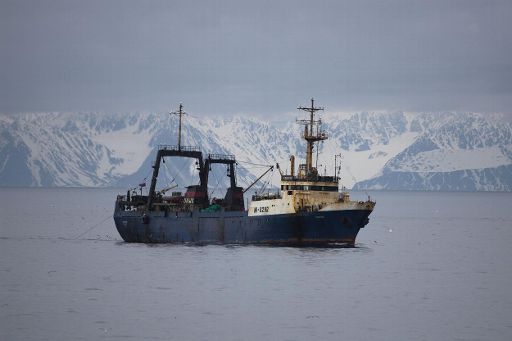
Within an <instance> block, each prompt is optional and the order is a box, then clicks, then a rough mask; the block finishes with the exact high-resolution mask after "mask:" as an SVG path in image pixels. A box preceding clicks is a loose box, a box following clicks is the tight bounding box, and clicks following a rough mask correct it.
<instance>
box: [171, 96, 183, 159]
mask: <svg viewBox="0 0 512 341" xmlns="http://www.w3.org/2000/svg"><path fill="white" fill-rule="evenodd" d="M169 114H171V115H178V116H179V117H180V123H179V127H178V150H181V117H182V116H183V115H186V114H187V113H186V112H184V111H183V104H181V103H180V107H179V110H178V111H173V112H170V113H169Z"/></svg>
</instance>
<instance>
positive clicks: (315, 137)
mask: <svg viewBox="0 0 512 341" xmlns="http://www.w3.org/2000/svg"><path fill="white" fill-rule="evenodd" d="M297 109H299V110H302V111H306V112H309V120H307V119H306V120H297V122H298V123H299V124H302V125H304V133H303V136H302V137H303V138H304V139H305V140H306V142H307V149H306V176H307V175H308V174H311V173H313V172H314V171H315V170H316V168H315V167H313V149H314V146H315V142H318V141H322V140H326V139H327V134H326V133H325V132H323V131H321V130H320V129H319V128H320V126H321V124H322V121H321V120H315V113H316V112H317V111H320V110H322V111H323V110H324V108H322V107H315V100H314V99H313V98H311V107H302V106H301V107H298V108H297ZM314 127H316V132H314V129H313V128H314Z"/></svg>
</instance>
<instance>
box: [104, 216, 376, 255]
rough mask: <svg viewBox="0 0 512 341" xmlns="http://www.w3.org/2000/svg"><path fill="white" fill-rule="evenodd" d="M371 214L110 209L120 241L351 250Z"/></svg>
mask: <svg viewBox="0 0 512 341" xmlns="http://www.w3.org/2000/svg"><path fill="white" fill-rule="evenodd" d="M370 213H371V210H339V211H317V212H301V213H295V214H278V215H263V216H261V215H260V216H248V215H247V212H246V211H225V212H200V211H194V212H179V213H176V212H155V211H152V212H149V214H147V215H146V214H144V215H142V214H141V213H140V212H134V211H133V212H132V211H121V210H119V209H116V211H115V213H114V221H115V224H116V228H117V230H118V232H119V234H120V235H121V237H122V238H123V240H125V241H126V242H137V243H196V244H263V245H293V246H300V245H319V246H324V245H325V246H327V245H330V244H334V245H336V244H343V245H347V246H353V245H354V243H355V239H356V236H357V234H358V232H359V230H360V229H361V228H362V227H364V226H365V225H366V224H367V223H368V216H369V215H370Z"/></svg>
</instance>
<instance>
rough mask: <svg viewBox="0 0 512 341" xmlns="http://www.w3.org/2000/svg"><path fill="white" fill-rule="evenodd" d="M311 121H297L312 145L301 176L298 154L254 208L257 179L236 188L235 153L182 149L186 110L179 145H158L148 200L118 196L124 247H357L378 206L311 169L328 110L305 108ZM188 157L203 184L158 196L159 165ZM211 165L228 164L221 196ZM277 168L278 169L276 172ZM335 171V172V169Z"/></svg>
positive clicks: (116, 215)
mask: <svg viewBox="0 0 512 341" xmlns="http://www.w3.org/2000/svg"><path fill="white" fill-rule="evenodd" d="M297 109H298V110H300V111H304V112H307V113H309V118H307V119H304V120H298V123H300V124H301V125H303V126H304V130H303V131H302V134H301V137H302V138H303V139H304V140H305V141H306V160H305V161H306V162H305V163H304V164H300V165H299V166H298V169H297V171H296V169H295V157H294V156H291V157H290V164H291V165H290V166H291V167H290V174H283V173H281V170H280V173H281V184H280V188H279V189H278V190H277V191H276V192H275V193H266V194H255V195H253V196H252V198H251V199H252V200H251V201H250V203H249V205H248V207H247V208H246V207H245V204H244V193H246V192H247V190H248V189H249V188H250V187H252V185H253V184H254V183H255V182H257V181H258V180H260V179H261V178H262V176H263V175H264V174H265V173H266V172H268V171H270V170H273V168H274V167H273V166H271V167H269V169H268V170H267V171H266V172H265V173H264V174H263V175H262V176H260V177H259V178H258V179H256V181H255V182H254V183H253V184H251V185H250V186H248V187H247V188H245V189H244V188H242V187H240V186H237V183H236V174H235V165H236V159H235V157H234V156H233V155H220V154H207V155H206V157H204V155H203V153H202V151H201V149H200V148H199V147H192V146H182V145H181V123H182V116H183V114H185V113H184V112H183V106H182V105H181V104H180V106H179V110H178V111H177V112H175V113H174V114H177V115H178V116H179V131H178V145H176V146H170V145H160V146H158V151H157V155H156V161H155V163H154V165H153V175H152V178H151V185H150V187H149V192H148V195H142V191H141V194H140V195H138V194H137V193H135V192H131V191H128V192H127V194H126V195H118V196H117V200H116V203H115V210H114V221H115V225H116V228H117V230H118V232H119V234H120V235H121V237H122V238H123V240H125V241H126V242H138V243H196V244H224V243H225V244H263V245H289V246H304V245H308V246H330V245H335V246H336V245H339V246H354V245H355V241H356V236H357V234H358V232H359V230H360V229H361V228H363V227H364V226H365V225H366V224H368V222H369V219H368V217H369V215H370V214H371V212H372V211H373V208H374V206H375V201H372V200H371V199H370V198H369V197H368V200H366V201H353V200H351V199H350V196H349V193H348V192H346V191H342V192H339V189H338V186H339V180H340V178H339V176H338V175H339V174H334V175H332V176H327V175H320V174H319V172H318V170H317V168H316V167H315V166H314V165H313V151H314V148H315V144H316V143H318V142H319V141H324V140H326V139H328V135H327V133H326V132H324V131H323V130H322V129H321V120H319V119H318V120H317V119H316V118H315V114H316V113H317V112H318V111H322V110H323V108H319V107H315V105H314V100H313V99H311V106H310V107H302V106H301V107H299V108H297ZM168 157H182V158H192V159H195V160H196V165H197V170H198V172H199V183H198V184H196V185H191V186H188V187H187V188H186V191H185V193H183V194H182V193H181V192H173V193H172V195H171V196H165V193H166V191H167V190H168V189H167V188H164V189H162V190H158V191H157V179H158V174H159V170H160V164H161V162H162V161H164V158H168ZM212 164H225V165H227V167H228V176H229V178H230V186H229V188H227V191H226V194H225V197H224V198H223V199H210V198H209V196H208V178H209V172H210V169H211V165H212ZM278 167H279V166H278V165H277V168H278ZM335 173H336V171H335Z"/></svg>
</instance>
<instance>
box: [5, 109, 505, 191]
mask: <svg viewBox="0 0 512 341" xmlns="http://www.w3.org/2000/svg"><path fill="white" fill-rule="evenodd" d="M293 118H294V117H292V116H290V117H286V120H288V119H289V121H290V122H289V123H287V124H286V125H284V126H280V125H279V124H278V123H274V124H273V123H271V122H268V121H263V120H261V119H257V118H247V117H232V118H216V119H213V118H208V117H202V118H199V117H195V116H186V119H185V123H184V126H183V142H182V144H183V145H193V146H199V147H200V148H201V149H202V150H203V151H204V152H205V153H221V154H234V155H236V157H237V160H239V161H240V162H239V165H238V168H237V174H238V181H239V184H241V185H242V186H244V185H247V184H249V183H251V182H252V181H253V180H254V179H255V178H256V177H257V176H259V175H260V174H261V173H262V172H263V171H264V170H265V168H264V167H261V166H257V165H254V164H262V165H266V164H267V165H270V164H275V163H276V162H278V163H279V164H280V165H281V170H282V171H288V172H289V156H290V155H292V154H293V155H296V157H297V158H298V159H299V161H300V160H303V159H304V156H305V143H304V142H303V141H302V140H301V138H300V126H298V125H296V124H295V122H294V121H293ZM279 119H280V120H282V119H283V118H279ZM322 121H323V123H324V128H325V130H326V131H327V132H328V134H329V136H330V139H329V140H327V141H325V142H324V143H323V144H321V145H320V150H319V157H318V163H317V165H318V169H319V170H320V172H321V173H324V172H327V173H329V174H331V173H333V172H334V155H335V154H341V155H342V158H343V166H342V170H341V174H342V184H343V185H345V186H347V187H349V188H350V187H352V186H354V188H357V189H414V190H497V191H511V190H512V125H511V124H510V123H505V121H504V120H503V119H501V118H500V117H499V116H496V115H493V116H484V115H480V114H468V113H464V114H461V113H437V114H431V113H414V114H413V113H402V112H396V113H356V114H332V113H331V114H330V113H325V114H322ZM176 132H177V119H171V118H170V117H169V116H168V115H163V114H146V113H135V114H101V113H35V114H19V115H0V186H135V185H137V184H138V183H140V182H141V181H143V180H144V179H149V177H150V172H151V170H152V168H151V165H152V163H153V162H154V158H155V152H156V148H157V146H158V145H159V144H176V141H177V137H176V135H177V134H176ZM212 172H213V175H214V176H216V177H217V178H218V180H217V181H213V182H212V181H210V184H215V183H217V184H219V183H220V184H222V183H225V181H226V176H225V169H222V167H221V166H217V167H216V169H213V170H212ZM275 173H276V174H275V175H274V177H273V184H274V185H277V184H278V176H277V172H275ZM161 175H162V177H161V178H160V179H159V180H160V181H162V183H161V185H162V186H164V185H166V184H170V183H171V182H176V183H178V185H179V186H180V187H183V186H185V185H188V184H191V183H194V182H195V181H197V170H196V166H195V165H194V163H193V161H192V160H190V161H188V160H181V159H176V158H173V159H172V160H171V162H169V161H168V162H166V163H165V165H164V166H163V167H162V169H161ZM159 184H160V182H159Z"/></svg>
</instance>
